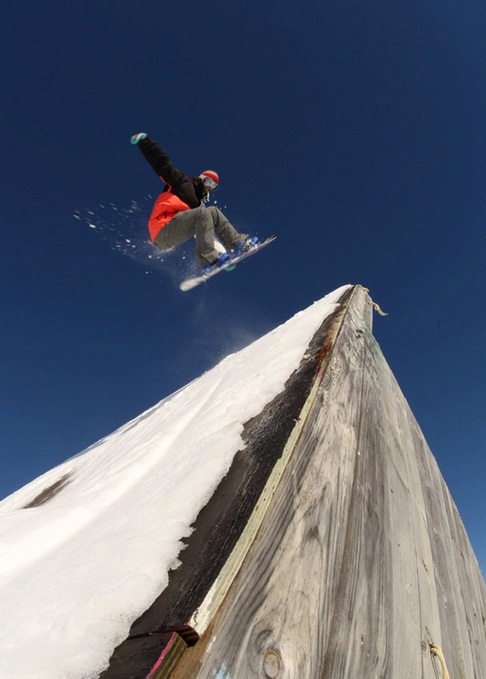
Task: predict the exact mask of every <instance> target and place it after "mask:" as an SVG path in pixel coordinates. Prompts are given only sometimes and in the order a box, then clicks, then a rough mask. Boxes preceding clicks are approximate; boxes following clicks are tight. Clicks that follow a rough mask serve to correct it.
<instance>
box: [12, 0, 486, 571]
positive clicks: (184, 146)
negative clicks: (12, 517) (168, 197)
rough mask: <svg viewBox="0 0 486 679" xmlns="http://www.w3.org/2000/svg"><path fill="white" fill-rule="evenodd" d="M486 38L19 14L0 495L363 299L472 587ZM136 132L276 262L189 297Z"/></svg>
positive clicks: (55, 5)
mask: <svg viewBox="0 0 486 679" xmlns="http://www.w3.org/2000/svg"><path fill="white" fill-rule="evenodd" d="M485 35H486V6H485V5H484V1H483V0H449V1H445V2H444V1H443V0H442V2H438V1H434V2H432V1H431V0H420V1H418V0H408V2H406V3H404V2H401V1H399V0H380V1H379V0H369V1H368V2H366V3H363V2H361V1H358V0H355V1H349V0H340V2H332V3H331V2H322V0H315V1H314V0H312V1H309V0H302V1H301V2H299V3H294V2H292V3H290V2H287V1H286V0H280V2H261V1H257V0H245V2H236V1H235V0H224V1H223V0H221V1H219V2H217V1H215V0H212V1H211V0H210V1H209V2H206V3H201V2H195V1H194V0H186V1H185V2H184V3H176V2H172V3H165V2H160V0H159V1H157V2H155V1H152V0H146V1H145V2H143V3H135V2H126V1H124V0H119V1H118V2H117V3H115V4H114V3H113V2H111V1H110V2H108V1H107V0H98V1H97V2H96V3H86V2H84V1H81V0H78V1H73V2H69V3H59V2H54V1H53V0H51V1H49V0H47V1H45V2H42V3H36V2H25V1H22V0H19V1H18V2H16V3H15V4H14V3H9V7H8V9H7V10H6V11H4V12H3V17H2V41H1V43H0V45H1V47H0V50H1V51H2V53H1V57H2V69H1V73H0V85H1V90H0V91H1V94H2V107H1V109H0V122H1V130H2V134H1V142H0V144H1V154H0V157H1V164H2V180H3V181H2V186H1V192H2V193H1V198H2V209H1V211H0V224H1V232H2V245H1V250H0V256H1V262H2V265H1V270H0V285H1V289H2V295H1V308H0V314H1V319H2V332H1V333H0V342H1V354H0V365H1V382H0V389H1V392H0V396H1V410H0V436H1V446H2V474H1V479H0V497H4V496H5V495H7V494H9V493H10V492H12V491H14V490H15V489H17V488H18V487H20V486H21V485H23V484H24V483H26V482H28V481H29V480H31V479H32V478H34V477H36V476H37V475H39V474H40V473H41V472H43V471H45V470H47V469H49V468H51V467H52V466H54V465H56V464H57V463H59V462H61V461H63V460H64V459H66V458H67V457H69V456H71V455H74V454H76V453H77V452H79V451H81V450H82V449H83V448H85V447H86V446H88V445H90V444H91V443H93V442H94V441H96V440H97V439H99V438H101V437H102V436H104V435H106V434H109V433H110V432H111V431H113V430H114V429H115V428H117V427H118V426H119V425H121V424H123V423H124V422H126V421H127V420H129V419H131V418H132V417H134V416H136V415H138V414H139V413H140V412H142V411H143V410H144V409H146V408H148V407H150V406H152V405H153V404H155V403H156V402H158V401H159V400H160V399H162V398H163V397H164V396H166V395H167V394H169V393H171V392H172V391H174V390H175V389H177V388H179V387H181V386H183V385H184V384H186V383H187V382H188V381H190V380H191V379H193V378H195V377H197V376H199V375H200V374H201V373H202V372H204V371H205V370H207V369H208V368H210V367H211V366H212V365H214V364H215V363H216V362H217V361H218V360H219V359H220V358H221V357H223V356H224V355H225V354H227V353H228V352H231V351H236V350H237V349H239V348H241V347H242V346H245V345H246V344H247V343H249V342H250V341H252V340H253V339H256V338H257V337H258V336H260V335H261V334H263V333H265V332H267V331H269V330H270V329H272V328H273V327H275V326H276V325H278V324H280V323H282V322H284V321H285V320H287V319H288V318H289V317H290V316H292V315H293V314H294V313H296V312H297V311H299V310H301V309H303V308H306V307H307V306H308V305H310V304H311V303H312V302H313V301H314V300H316V299H319V298H321V297H323V296H324V295H325V294H327V293H328V292H330V291H332V290H334V289H335V288H337V287H339V286H341V285H343V284H346V283H361V284H363V285H365V286H366V287H368V288H370V290H371V295H372V297H373V298H374V299H375V300H376V301H377V302H378V303H379V304H380V305H381V306H382V308H383V309H384V310H386V311H388V312H389V316H388V317H387V318H384V319H383V318H381V317H379V316H377V317H376V318H375V336H376V338H377V339H378V341H379V343H380V345H381V347H382V349H383V352H384V354H385V356H386V358H387V360H388V362H389V363H390V365H391V368H392V370H393V371H394V373H395V375H396V377H397V379H398V381H399V383H400V385H401V387H402V389H403V391H404V393H405V395H406V397H407V399H408V401H409V403H410V405H411V408H412V410H413V412H414V414H415V416H416V417H417V419H418V421H419V424H420V425H421V427H422V429H423V431H424V433H425V435H426V438H427V440H428V442H429V445H430V447H431V448H432V451H433V452H434V455H435V456H436V458H437V461H438V463H439V466H440V469H441V471H442V473H443V474H444V476H445V479H446V481H447V483H448V485H449V488H450V490H451V492H452V495H453V498H454V500H455V501H456V503H457V505H458V508H459V511H460V513H461V515H462V518H463V520H464V522H465V525H466V528H467V530H468V533H469V535H470V538H471V541H472V543H473V547H474V549H475V551H476V554H477V556H478V559H479V561H480V564H481V566H482V569H483V572H484V571H485V570H486V536H485V533H484V516H485V515H486V493H485V492H484V485H485V484H484V480H485V470H486V464H485V458H484V442H485V431H486V424H485V415H484V412H485V405H486V402H485V401H486V399H485V393H486V387H485V376H486V359H485V349H484V347H485V345H486V314H485V311H486V309H485V306H486V304H485V295H484V286H485V264H484V250H485V222H486V198H485V185H486V160H485V158H486V154H485V151H486V148H485V147H486V143H485V141H486V140H485V129H486V128H485V120H486V42H485V40H484V36H485ZM142 130H143V131H147V132H149V133H150V134H151V136H153V137H154V138H155V139H156V140H157V141H158V142H159V143H160V144H161V145H162V146H164V147H165V148H166V150H167V151H168V152H169V154H170V156H171V158H172V160H173V161H174V163H175V164H176V165H177V166H178V167H180V168H181V169H183V170H185V171H186V172H188V173H189V174H193V173H194V174H195V173H198V172H199V171H201V170H203V169H206V168H208V167H209V168H213V169H216V170H217V171H218V172H219V173H220V176H221V189H220V191H219V193H218V194H217V198H218V205H220V206H221V207H224V208H225V212H226V214H227V215H228V217H229V218H230V219H231V220H232V221H233V222H234V224H235V225H236V226H237V228H239V229H240V230H249V231H251V232H253V233H258V234H259V235H261V236H264V235H268V234H270V233H277V234H278V240H277V242H276V243H275V244H274V245H272V246H271V248H269V249H268V250H266V251H265V254H263V253H262V254H261V255H258V257H256V258H255V259H252V260H249V262H248V263H247V264H245V265H244V266H242V267H239V268H238V270H237V271H235V272H233V273H231V274H227V275H226V274H222V275H221V276H219V277H218V278H216V279H215V280H214V281H212V282H211V283H210V284H208V285H205V286H202V287H200V288H198V289H197V290H194V291H192V292H190V293H181V292H180V291H179V290H178V288H177V283H176V281H177V277H178V276H180V275H181V267H183V266H185V265H186V263H187V262H188V261H189V260H190V258H191V253H190V251H187V253H186V254H187V258H186V259H185V260H182V254H181V253H178V254H177V255H173V256H171V257H169V258H168V259H166V261H164V263H163V264H160V265H158V266H156V267H154V266H151V264H150V260H148V250H147V249H144V246H143V242H144V241H145V239H146V230H145V228H146V227H145V222H146V218H147V216H148V213H149V210H150V205H151V199H150V198H149V196H154V197H155V195H157V192H158V191H159V190H160V188H161V185H160V182H159V181H158V179H157V178H156V176H155V175H154V174H153V173H152V171H151V170H150V168H149V167H148V165H146V164H145V162H144V160H143V158H142V157H141V155H140V153H139V151H138V149H136V148H133V147H132V146H130V143H129V138H130V135H132V134H133V133H135V132H138V131H142ZM132 203H133V204H134V205H135V209H133V208H131V206H132ZM90 213H93V214H90ZM89 223H92V224H93V225H94V226H96V229H93V228H90V227H89ZM125 238H127V239H129V240H131V244H125ZM120 243H121V244H122V247H120ZM117 244H118V246H119V247H118V249H117V247H116V246H117ZM132 245H135V248H133V249H132V250H130V248H131V246H132ZM130 251H131V252H133V253H134V255H135V257H134V258H130V257H128V256H126V253H127V252H130Z"/></svg>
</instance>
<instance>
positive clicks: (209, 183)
mask: <svg viewBox="0 0 486 679" xmlns="http://www.w3.org/2000/svg"><path fill="white" fill-rule="evenodd" d="M202 181H203V186H204V187H205V188H206V189H208V191H216V190H217V188H218V185H217V184H216V182H215V181H214V179H211V177H203V180H202Z"/></svg>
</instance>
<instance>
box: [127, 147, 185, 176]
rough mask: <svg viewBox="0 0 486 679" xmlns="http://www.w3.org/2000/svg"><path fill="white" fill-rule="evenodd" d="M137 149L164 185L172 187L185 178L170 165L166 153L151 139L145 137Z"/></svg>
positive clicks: (182, 173)
mask: <svg viewBox="0 0 486 679" xmlns="http://www.w3.org/2000/svg"><path fill="white" fill-rule="evenodd" d="M138 147H139V148H140V150H141V152H142V153H143V155H144V156H145V158H146V160H147V161H148V162H149V163H150V166H151V167H152V169H153V170H154V172H155V173H156V174H157V175H158V176H159V177H161V178H162V179H163V180H164V182H165V183H166V184H169V186H174V185H177V184H180V182H181V181H183V180H184V179H185V177H186V175H185V174H184V172H181V170H178V169H177V168H176V167H174V165H172V163H171V161H170V158H169V156H168V155H167V153H166V152H165V151H164V150H163V149H161V148H160V146H158V145H157V144H156V143H155V142H154V141H153V139H151V138H150V137H147V138H146V139H142V140H141V141H140V142H139V143H138Z"/></svg>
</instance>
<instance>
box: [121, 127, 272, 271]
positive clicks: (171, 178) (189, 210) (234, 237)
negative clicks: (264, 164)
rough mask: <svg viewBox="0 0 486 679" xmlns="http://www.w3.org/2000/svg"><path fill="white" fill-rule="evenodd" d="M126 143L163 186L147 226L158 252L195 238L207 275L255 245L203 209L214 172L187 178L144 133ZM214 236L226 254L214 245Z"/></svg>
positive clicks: (218, 214) (216, 180) (220, 215)
mask: <svg viewBox="0 0 486 679" xmlns="http://www.w3.org/2000/svg"><path fill="white" fill-rule="evenodd" d="M130 141H131V143H132V144H134V145H138V146H139V148H140V150H141V151H142V153H143V155H144V156H145V158H146V160H147V161H148V162H149V163H150V165H151V167H152V169H153V170H154V171H155V172H156V174H157V175H158V176H159V177H160V179H162V181H163V182H164V184H165V187H164V189H163V191H162V193H161V194H160V196H159V197H158V198H157V199H156V201H155V205H154V207H153V210H152V214H151V215H150V219H149V222H148V228H149V233H150V238H151V240H152V242H153V243H154V244H155V245H156V246H157V247H158V248H160V249H161V250H168V249H170V248H173V247H176V246H178V245H181V243H184V242H185V241H187V240H189V239H190V238H191V237H193V236H195V237H196V249H195V253H196V261H197V263H198V264H199V266H201V267H203V272H206V273H209V272H211V271H214V270H215V269H216V268H218V267H220V266H222V265H223V264H227V263H228V262H229V261H230V260H231V259H232V258H233V257H236V256H238V255H241V254H242V253H243V252H245V251H247V250H249V249H251V248H252V247H255V246H256V245H258V244H259V242H260V241H259V240H258V238H256V237H253V238H250V237H249V236H248V234H243V233H239V232H238V231H237V230H236V229H235V228H234V227H233V226H232V225H231V224H230V223H229V221H228V220H227V219H226V217H225V216H224V214H223V213H222V212H221V211H220V210H218V208H216V207H214V206H210V207H206V205H205V202H207V201H208V200H209V196H210V193H211V191H216V190H217V188H218V186H219V176H218V174H217V172H214V170H205V171H204V172H201V174H199V175H198V176H196V177H190V176H188V175H186V174H185V173H184V172H182V171H181V170H178V169H177V168H176V167H174V165H173V164H172V163H171V161H170V158H169V156H168V155H167V153H166V152H165V151H164V150H163V149H161V148H160V147H159V146H158V145H157V144H156V143H155V142H154V141H153V140H152V139H151V138H150V137H149V136H148V135H147V134H146V133H145V132H139V133H138V134H134V135H133V137H132V138H131V140H130ZM215 233H216V235H217V236H218V239H219V240H220V241H221V243H222V245H223V246H224V248H225V249H226V252H221V250H220V249H219V250H218V247H217V244H216V245H215Z"/></svg>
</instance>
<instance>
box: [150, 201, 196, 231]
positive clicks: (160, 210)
mask: <svg viewBox="0 0 486 679" xmlns="http://www.w3.org/2000/svg"><path fill="white" fill-rule="evenodd" d="M190 209H191V208H190V207H189V205H188V204H187V203H184V201H183V200H182V199H181V198H179V197H178V196H176V195H175V194H174V193H172V191H171V190H170V189H169V190H168V191H163V192H162V193H161V194H160V196H159V197H158V198H157V200H156V201H155V205H154V207H153V209H152V214H151V215H150V219H149V222H148V228H149V234H150V238H151V239H152V242H153V241H154V240H155V239H156V238H157V234H158V233H159V231H160V230H161V229H163V228H164V226H165V225H166V224H168V222H170V220H171V219H172V217H175V216H176V214H177V213H178V212H182V211H183V210H190Z"/></svg>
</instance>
